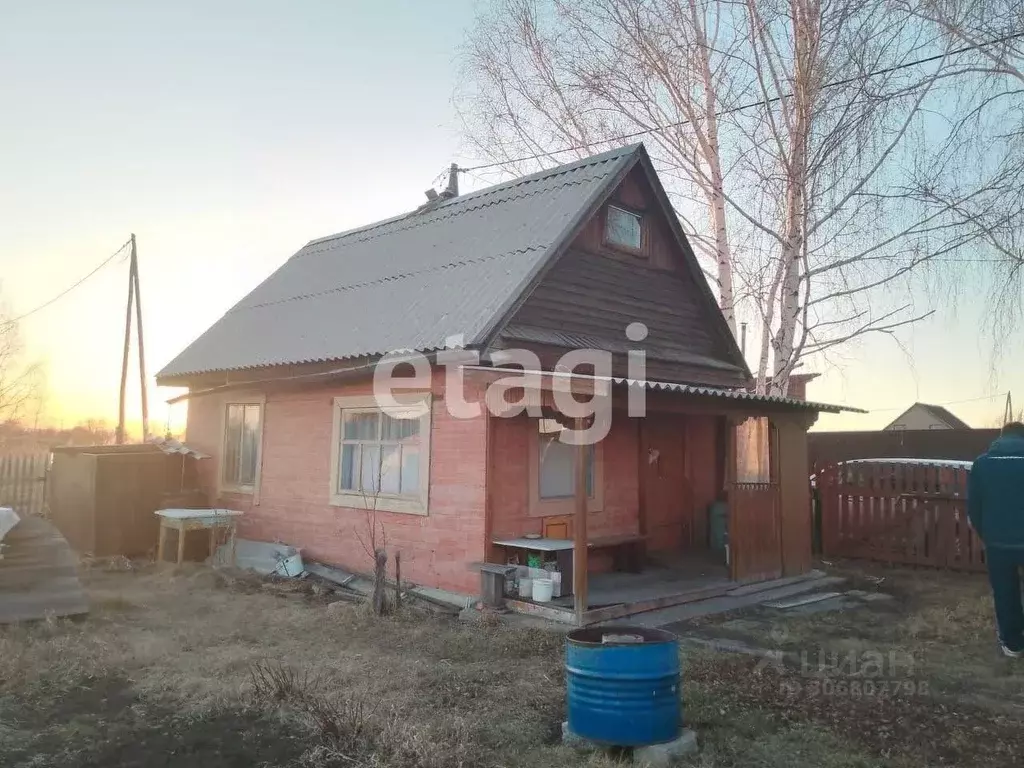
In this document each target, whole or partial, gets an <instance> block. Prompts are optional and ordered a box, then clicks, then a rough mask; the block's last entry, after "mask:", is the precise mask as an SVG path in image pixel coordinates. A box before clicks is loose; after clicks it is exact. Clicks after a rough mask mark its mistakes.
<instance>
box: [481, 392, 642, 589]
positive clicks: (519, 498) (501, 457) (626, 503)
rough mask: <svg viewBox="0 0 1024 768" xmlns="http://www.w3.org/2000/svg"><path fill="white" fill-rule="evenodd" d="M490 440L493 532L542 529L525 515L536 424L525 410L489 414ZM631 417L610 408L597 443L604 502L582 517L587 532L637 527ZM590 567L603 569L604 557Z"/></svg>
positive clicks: (615, 532) (635, 448)
mask: <svg viewBox="0 0 1024 768" xmlns="http://www.w3.org/2000/svg"><path fill="white" fill-rule="evenodd" d="M491 425H492V429H493V436H492V439H493V440H494V465H493V467H492V470H491V471H492V481H491V482H492V486H491V508H492V510H493V523H492V525H493V528H492V533H493V535H494V537H495V538H501V537H513V536H522V535H524V534H527V533H542V532H543V520H544V518H542V517H530V514H529V493H530V467H529V461H530V444H529V440H530V439H531V438H532V435H533V432H534V431H535V430H536V429H537V423H536V421H535V420H531V419H529V418H528V417H526V416H519V417H516V418H512V419H504V418H493V419H492V420H491ZM637 441H638V432H637V425H636V421H635V420H633V419H629V418H627V417H626V415H625V414H624V413H621V414H620V413H619V412H618V411H616V413H615V416H614V417H613V419H612V427H611V430H610V431H609V433H608V436H607V437H606V438H605V439H604V443H603V448H602V450H603V453H604V456H603V460H604V505H603V509H602V510H601V511H593V512H591V513H590V515H589V517H588V518H587V536H588V537H589V538H598V537H601V536H615V535H620V534H630V533H637V532H638V530H639V524H640V519H639V510H640V490H639V488H640V486H639V477H638V475H637V451H638V450H639V444H638V442H637ZM590 563H591V570H595V571H596V570H603V569H604V568H605V567H606V566H607V565H608V564H607V563H605V562H604V558H602V557H601V556H600V555H595V556H594V557H592V558H591V561H590Z"/></svg>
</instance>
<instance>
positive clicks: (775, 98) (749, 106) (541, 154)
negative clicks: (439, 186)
mask: <svg viewBox="0 0 1024 768" xmlns="http://www.w3.org/2000/svg"><path fill="white" fill-rule="evenodd" d="M1020 37H1024V32H1017V33H1015V34H1012V35H1006V36H1005V37H1000V38H997V39H995V40H989V41H988V42H985V43H976V44H974V45H968V46H965V47H963V48H957V49H956V50H953V51H947V52H946V53H940V54H936V55H935V56H928V57H926V58H924V59H917V60H915V61H908V62H907V63H906V64H898V65H896V66H893V67H886V68H884V69H878V70H875V71H873V72H868V73H866V74H863V75H855V76H854V77H848V78H845V79H843V80H835V81H833V82H831V83H826V84H825V85H823V86H821V89H822V90H824V89H826V88H835V87H837V86H840V85H848V84H850V83H854V82H857V81H858V80H867V79H869V78H872V77H877V76H878V75H886V74H889V73H890V72H898V71H899V70H902V69H909V68H911V67H919V66H921V65H922V64H930V63H932V62H934V61H939V60H941V59H945V58H948V57H950V56H959V55H960V54H961V53H968V52H969V51H976V50H978V49H981V48H987V47H988V46H990V45H999V44H1000V43H1006V42H1009V41H1010V40H1016V39H1017V38H1020ZM790 96H792V94H787V95H786V96H773V97H771V98H770V99H761V100H760V101H752V102H750V103H749V104H742V105H740V106H738V107H730V108H729V109H723V110H721V111H720V112H716V113H715V117H721V116H723V115H730V114H732V113H734V112H741V111H743V110H746V109H752V108H754V107H766V106H768V105H769V104H774V103H775V102H777V101H782V100H783V99H786V98H789V97H790ZM690 122H692V121H690V120H680V121H679V122H676V123H668V124H667V125H657V126H654V127H653V128H644V129H643V130H640V131H634V132H632V133H624V134H622V135H621V136H613V137H611V138H606V139H600V140H597V141H589V142H587V143H585V144H578V145H576V146H573V147H563V148H562V149H554V150H552V151H550V152H539V153H537V154H535V155H524V156H523V157H516V158H513V159H511V160H503V161H501V162H497V163H484V164H483V165H473V166H470V167H469V168H459V171H460V172H462V173H467V172H469V171H480V170H484V169H486V168H496V167H498V166H501V165H506V164H509V163H523V162H526V161H527V160H539V159H541V158H543V157H553V156H554V155H560V154H562V153H564V152H575V151H578V150H581V149H590V148H591V147H596V146H598V145H600V144H612V143H616V142H621V141H628V140H630V139H637V138H640V137H641V136H647V135H649V134H652V133H658V132H659V131H666V130H668V129H669V128H678V127H679V126H682V125H688V124H689V123H690Z"/></svg>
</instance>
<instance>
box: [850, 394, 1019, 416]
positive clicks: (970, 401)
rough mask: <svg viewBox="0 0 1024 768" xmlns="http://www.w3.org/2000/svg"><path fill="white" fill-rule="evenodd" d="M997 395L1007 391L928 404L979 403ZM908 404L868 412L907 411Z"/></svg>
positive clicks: (873, 409)
mask: <svg viewBox="0 0 1024 768" xmlns="http://www.w3.org/2000/svg"><path fill="white" fill-rule="evenodd" d="M997 397H1006V392H997V393H996V394H994V395H982V396H981V397H969V398H967V399H966V400H950V401H948V402H945V403H928V405H943V406H944V405H961V404H963V403H977V402H979V401H981V400H995V399H996V398H997ZM905 410H907V406H905V405H901V406H899V407H897V408H871V409H869V410H868V413H889V412H891V411H905Z"/></svg>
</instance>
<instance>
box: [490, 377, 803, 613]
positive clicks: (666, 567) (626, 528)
mask: <svg viewBox="0 0 1024 768" xmlns="http://www.w3.org/2000/svg"><path fill="white" fill-rule="evenodd" d="M501 373H502V375H503V376H505V375H507V373H508V372H507V371H502V372H501ZM481 374H482V375H483V376H484V377H485V379H488V380H493V379H492V378H491V377H493V376H494V375H496V372H492V371H488V372H486V373H483V372H481ZM544 376H546V378H543V377H542V378H540V380H539V381H540V384H539V386H537V387H536V389H535V390H534V391H532V392H530V391H527V395H526V399H527V400H529V401H530V402H532V404H533V405H534V406H535V408H534V411H533V415H530V414H529V413H521V414H519V415H516V416H514V417H511V418H507V417H506V415H504V414H499V415H494V414H489V415H488V416H487V419H488V464H487V466H488V471H487V500H488V508H487V514H486V518H485V520H486V536H487V543H488V546H487V551H488V556H487V561H488V562H490V563H494V564H505V563H515V564H518V565H523V564H524V563H527V561H528V560H529V561H530V563H531V564H532V565H534V566H537V565H543V566H547V567H548V568H549V569H557V570H558V571H559V572H560V573H565V576H563V578H564V579H565V581H567V582H569V583H571V585H572V589H571V593H569V594H564V595H562V596H561V597H559V598H557V599H556V600H554V601H553V602H544V603H538V602H535V601H532V600H525V599H510V600H509V605H510V607H511V608H512V609H513V610H517V611H522V612H526V613H534V614H538V615H545V616H547V617H548V618H553V619H555V620H559V621H566V620H571V621H572V623H575V624H578V625H582V624H587V623H593V622H595V621H603V620H608V619H613V618H618V617H623V616H629V615H633V614H636V613H642V612H644V611H650V610H656V609H659V608H663V607H668V606H672V605H678V604H682V603H686V602H691V601H695V600H702V599H708V598H710V597H713V596H715V595H719V594H725V593H727V592H728V591H730V590H733V589H736V588H737V587H739V586H741V585H744V584H749V583H754V582H759V581H768V580H771V579H778V578H781V577H784V576H795V575H798V574H802V573H806V572H808V571H810V569H811V511H810V500H809V495H808V485H807V478H808V472H807V453H806V431H807V428H808V427H809V426H810V424H811V423H813V416H814V415H815V412H814V411H813V410H811V409H809V408H806V407H801V405H800V404H798V403H794V402H792V401H785V402H772V401H770V400H768V399H763V400H756V399H755V400H750V399H737V398H728V397H725V396H717V397H716V396H714V395H710V396H709V395H706V394H693V393H673V392H664V391H652V392H648V393H647V395H648V397H647V403H646V405H647V414H646V416H645V417H643V418H637V417H633V416H631V415H630V414H629V412H628V393H627V392H626V391H625V388H624V387H617V386H612V385H610V384H607V383H606V382H600V381H597V380H595V379H594V378H593V377H576V376H571V377H569V378H568V379H566V378H558V377H557V376H551V375H547V374H545V375H544ZM556 388H564V389H565V390H567V391H571V392H573V393H574V394H577V393H578V394H582V395H584V396H586V397H590V398H598V397H606V398H608V401H607V402H608V403H609V404H610V408H611V413H612V417H611V426H610V429H609V431H608V433H607V435H606V436H605V438H604V439H603V440H602V441H601V442H600V443H599V444H598V445H597V446H596V447H595V446H588V445H575V446H571V447H568V446H565V445H564V441H561V440H560V442H562V443H563V446H561V447H559V448H558V450H559V451H561V452H562V453H561V458H560V459H559V461H560V463H561V464H560V466H562V467H563V470H564V471H565V472H569V473H571V475H570V476H569V477H568V478H566V479H565V483H564V489H565V491H564V492H563V495H562V496H560V497H559V498H558V499H557V500H546V499H544V498H542V496H543V494H541V498H538V489H539V488H541V487H542V486H543V485H544V480H543V478H542V479H541V480H538V479H537V477H536V475H537V473H538V472H543V471H544V466H543V465H544V459H543V456H544V452H543V450H539V449H538V448H537V447H536V443H537V441H539V440H544V439H545V438H544V437H543V432H544V430H545V426H544V422H553V421H557V422H558V424H559V425H561V426H560V427H559V428H560V429H566V430H574V431H576V432H580V431H582V430H584V429H585V428H587V427H588V426H590V424H592V422H591V421H588V420H585V419H582V418H579V417H568V416H566V415H565V414H563V413H561V412H560V411H559V409H558V407H557V398H555V397H554V396H553V395H554V390H555V389H556ZM524 391H526V390H523V389H521V390H520V392H519V393H518V394H519V397H514V398H512V402H520V403H521V402H522V401H523V399H524V398H523V396H522V395H523V392H524ZM506 402H509V400H508V398H507V396H506ZM754 423H756V424H758V425H759V427H758V428H759V429H760V430H761V431H760V432H759V433H757V434H755V435H754V438H755V442H757V445H758V448H757V451H756V452H757V453H758V456H757V457H756V460H752V459H751V457H750V456H749V455H747V457H746V460H745V461H746V464H751V463H752V465H753V469H751V467H750V466H746V464H744V463H743V461H744V459H743V458H742V457H743V456H744V455H745V454H744V450H741V448H742V446H741V445H740V441H743V445H748V444H749V443H750V442H751V437H750V434H751V433H750V432H749V429H747V428H745V427H744V426H743V425H744V424H754ZM538 429H539V430H540V432H541V436H540V437H538ZM547 439H548V442H549V443H550V442H551V441H550V438H547ZM750 450H751V449H749V446H748V448H747V450H746V454H750ZM738 455H739V456H740V457H741V460H740V462H739V463H738V460H737V456H738ZM538 462H539V464H540V469H538V467H537V466H536V465H538ZM524 465H525V466H524ZM752 473H753V474H752ZM556 501H557V503H556ZM716 510H717V513H718V514H722V515H724V516H725V519H726V520H727V521H728V522H727V525H726V530H725V531H724V532H721V531H720V532H719V533H718V537H717V538H718V540H717V541H716V537H715V535H714V533H715V532H714V531H713V530H712V528H713V527H714V520H715V514H716ZM723 533H724V536H723V535H722V534H723ZM510 539H515V540H516V541H518V542H519V543H520V544H521V545H522V544H523V543H524V541H526V544H525V546H520V547H510V546H507V543H510ZM529 539H533V540H535V541H540V542H547V543H549V544H554V541H552V539H557V540H558V542H559V545H558V546H559V549H560V554H558V555H557V556H556V555H551V556H547V555H541V556H537V557H532V558H531V557H529V552H530V550H536V551H538V552H540V551H543V550H544V549H545V547H544V546H541V545H540V544H537V545H530V544H529V543H528V540H529ZM722 539H724V540H722ZM619 540H621V541H623V542H631V545H632V544H635V543H636V542H638V541H639V542H642V544H643V549H642V557H641V558H640V561H639V566H638V567H637V568H633V569H632V570H634V571H638V572H632V573H630V572H622V569H621V566H620V568H619V569H618V570H616V569H612V570H611V572H607V571H608V570H609V567H608V566H609V565H619V564H621V563H622V562H630V560H629V558H626V559H623V558H621V557H615V556H612V557H609V556H608V554H607V547H605V546H597V547H595V544H602V543H603V542H607V541H619ZM570 572H571V573H570Z"/></svg>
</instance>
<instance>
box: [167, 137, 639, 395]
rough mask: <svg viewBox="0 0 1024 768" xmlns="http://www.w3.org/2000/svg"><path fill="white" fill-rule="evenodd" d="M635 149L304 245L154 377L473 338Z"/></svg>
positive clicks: (439, 344)
mask: <svg viewBox="0 0 1024 768" xmlns="http://www.w3.org/2000/svg"><path fill="white" fill-rule="evenodd" d="M640 151H641V149H640V145H633V146H629V147H623V148H621V149H617V150H613V151H610V152H605V153H602V154H600V155H595V156H593V157H590V158H587V159H585V160H580V161H577V162H574V163H569V164H567V165H562V166H558V167H556V168H552V169H551V170H548V171H543V172H541V173H537V174H533V175H531V176H525V177H522V178H519V179H516V180H514V181H511V182H508V183H505V184H499V185H497V186H494V187H489V188H487V189H484V190H481V191H479V192H474V193H472V194H468V195H464V196H461V197H456V198H453V199H451V200H447V201H444V202H442V203H441V204H440V205H438V206H437V207H436V208H434V209H432V210H429V211H424V212H417V211H414V212H412V213H409V214H406V215H404V216H399V217H395V218H392V219H388V220H386V221H382V222H378V223H376V224H371V225H369V226H367V227H362V228H359V229H355V230H351V231H348V232H343V233H340V234H337V235H332V236H330V237H325V238H321V239H319V240H313V241H311V242H310V243H308V244H307V245H306V246H305V247H303V248H302V249H301V250H300V251H299V252H298V253H296V254H295V255H294V256H292V257H291V258H290V259H289V260H288V261H287V262H285V263H284V264H283V265H282V266H281V267H280V268H279V269H278V270H277V271H276V272H274V273H273V274H272V275H271V276H270V277H268V278H267V279H266V280H265V281H264V282H263V283H261V284H260V285H259V286H257V287H256V288H255V290H253V291H252V292H251V293H250V294H249V295H248V296H246V297H245V298H244V299H243V300H242V301H241V302H239V303H238V304H237V305H236V306H234V307H233V308H232V309H231V310H229V311H228V313H227V314H226V315H224V317H222V318H221V319H220V320H218V321H217V322H216V323H215V324H214V325H213V326H212V327H211V328H210V329H209V330H207V331H206V332H205V333H204V334H203V335H202V336H200V337H199V338H198V339H196V340H195V341H194V342H192V344H190V345H189V346H188V347H187V348H186V349H185V350H184V351H183V352H182V353H181V354H179V355H178V356H177V357H176V358H174V360H172V361H171V362H170V363H168V364H167V365H166V366H165V367H164V368H163V370H161V371H160V373H159V374H157V375H158V377H160V378H166V377H172V376H184V375H187V374H197V373H203V372H208V371H224V370H236V369H241V368H253V367H258V366H265V365H283V364H291V363H306V362H319V361H328V360H342V359H345V358H352V357H362V356H372V355H378V354H383V353H387V352H391V351H395V350H409V349H413V350H423V351H426V350H433V349H440V348H443V347H444V346H445V342H446V340H447V339H449V338H450V337H453V336H458V335H462V336H463V337H464V339H465V344H467V345H470V344H474V343H477V342H479V341H481V340H482V339H481V338H480V337H481V335H482V334H484V333H485V332H486V331H487V330H488V329H489V328H490V326H491V324H492V321H493V320H494V319H495V316H496V315H497V314H498V313H499V312H500V311H501V310H502V309H503V308H504V307H505V305H506V304H507V302H508V301H509V300H510V297H514V296H515V295H517V294H518V292H519V290H520V289H521V288H522V287H523V286H524V284H525V283H526V282H527V281H528V280H529V279H530V278H531V277H532V276H533V274H535V272H536V270H537V269H538V268H539V267H540V265H541V264H543V262H544V261H545V259H546V257H547V256H548V255H549V254H550V253H551V252H552V251H554V250H555V249H557V247H558V246H559V245H560V244H561V242H562V241H563V240H564V239H565V238H566V237H567V235H568V234H569V233H570V231H571V230H572V228H573V226H574V225H575V224H576V223H578V221H579V219H580V216H581V214H582V213H583V212H585V211H586V210H588V209H589V208H590V207H591V206H592V204H593V203H594V202H595V201H596V200H598V199H599V198H600V197H601V195H602V193H604V192H605V191H606V188H607V187H608V186H609V184H610V183H611V182H612V181H613V180H614V179H615V178H616V177H617V176H619V175H620V173H621V172H622V171H624V170H625V169H626V168H627V167H628V166H629V165H630V164H631V163H632V162H633V160H634V159H635V157H636V156H637V155H638V153H639V152H640Z"/></svg>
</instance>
